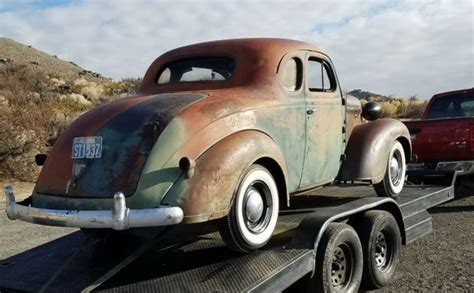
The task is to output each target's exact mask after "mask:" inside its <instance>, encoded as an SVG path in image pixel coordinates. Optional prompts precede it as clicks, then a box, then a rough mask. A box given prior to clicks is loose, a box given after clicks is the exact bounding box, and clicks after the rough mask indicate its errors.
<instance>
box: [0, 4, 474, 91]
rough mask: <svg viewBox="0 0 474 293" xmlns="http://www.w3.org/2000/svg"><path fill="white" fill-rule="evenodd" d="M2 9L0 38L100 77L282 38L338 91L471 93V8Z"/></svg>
mask: <svg viewBox="0 0 474 293" xmlns="http://www.w3.org/2000/svg"><path fill="white" fill-rule="evenodd" d="M20 8H21V9H14V10H11V11H6V12H1V13H0V34H1V35H3V36H6V37H10V38H13V39H15V40H17V41H20V42H23V43H26V44H29V45H32V46H34V47H37V48H39V49H41V50H44V51H46V52H49V53H51V54H56V55H58V56H60V57H61V58H64V59H67V60H72V61H74V62H76V63H78V64H80V65H81V66H83V67H84V68H86V69H90V70H94V71H97V72H100V73H102V74H104V75H106V76H111V77H114V78H123V77H130V76H141V75H143V74H144V72H145V70H146V68H147V66H148V65H149V64H150V63H151V62H152V61H153V60H154V59H155V58H156V57H157V56H158V55H160V54H162V53H164V52H165V51H167V50H170V49H172V48H175V47H178V46H182V45H186V44H190V43H194V42H200V41H207V40H212V39H224V38H235V37H255V36H265V37H269V36H272V37H286V38H294V39H300V40H303V41H308V42H310V43H313V44H316V45H318V46H320V47H322V48H323V49H325V51H327V52H328V53H329V55H331V56H332V58H333V61H334V62H335V65H336V69H337V71H338V75H339V79H340V81H341V83H342V84H343V87H344V88H346V89H353V88H362V89H366V90H370V91H374V92H378V93H381V94H395V95H404V96H408V95H412V94H418V96H420V97H424V98H428V97H430V96H431V95H432V94H434V93H436V92H439V91H445V90H451V89H458V88H466V87H472V86H474V85H473V83H474V82H473V81H474V44H473V42H474V40H473V38H474V20H473V18H474V12H473V3H472V1H471V0H458V1H455V0H452V1H447V0H446V1H443V0H439V1H408V0H406V1H396V0H384V1H356V0H350V1H311V2H282V1H259V2H256V1H245V2H218V1H179V2H173V1H169V2H158V1H144V0H143V1H80V2H77V1H74V2H71V3H70V4H66V5H62V6H53V7H45V8H42V9H38V8H32V7H31V6H30V8H28V6H23V7H20Z"/></svg>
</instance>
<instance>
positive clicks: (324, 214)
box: [291, 197, 406, 276]
mask: <svg viewBox="0 0 474 293" xmlns="http://www.w3.org/2000/svg"><path fill="white" fill-rule="evenodd" d="M369 210H384V211H387V212H389V213H391V214H392V215H393V217H394V218H395V220H396V221H397V224H398V227H399V229H400V234H401V237H402V243H403V244H406V233H405V223H404V221H403V217H402V214H401V212H400V209H399V206H398V205H397V203H396V202H395V201H394V200H393V199H391V198H382V199H381V198H378V197H365V198H361V199H359V200H357V202H356V204H354V202H348V203H346V204H342V205H339V206H334V207H329V208H328V207H326V208H324V209H317V210H316V211H314V212H312V213H311V214H309V215H308V216H306V217H305V218H304V219H303V221H301V223H300V224H299V225H298V228H297V232H296V233H297V234H296V236H295V237H294V238H293V239H294V241H293V243H292V245H291V247H293V248H308V247H311V248H312V250H313V253H314V254H313V259H314V260H316V252H317V251H318V245H319V243H320V241H321V238H322V236H323V234H324V231H325V230H326V228H327V227H328V226H329V224H331V223H333V222H347V223H348V224H349V225H351V226H354V224H355V223H356V222H357V219H358V218H359V217H360V215H362V214H363V213H364V212H366V211H369ZM313 274H314V268H313V273H312V276H313Z"/></svg>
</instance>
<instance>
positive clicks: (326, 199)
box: [0, 176, 455, 292]
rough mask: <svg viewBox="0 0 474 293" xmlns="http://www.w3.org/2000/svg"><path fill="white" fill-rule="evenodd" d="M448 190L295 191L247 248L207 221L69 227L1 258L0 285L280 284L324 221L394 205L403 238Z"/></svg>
mask: <svg viewBox="0 0 474 293" xmlns="http://www.w3.org/2000/svg"><path fill="white" fill-rule="evenodd" d="M453 177H455V176H452V178H451V179H450V180H451V182H453V180H454V178H453ZM448 181H449V180H448ZM453 197H454V188H453V185H452V184H451V185H449V186H446V185H444V186H434V185H425V186H419V185H413V186H406V187H405V189H404V191H403V194H401V195H400V196H399V198H398V199H397V200H396V202H395V201H394V200H392V199H390V198H380V197H376V196H375V194H374V193H373V191H372V188H371V187H368V186H359V187H351V188H349V187H344V186H332V187H327V188H322V189H318V190H315V191H312V192H309V193H306V194H302V195H299V196H295V197H294V198H293V199H292V208H291V209H288V210H283V211H281V213H280V217H279V220H278V225H277V228H276V229H275V233H274V235H273V237H272V240H271V242H270V243H269V244H268V245H266V246H265V247H264V248H262V249H260V250H258V251H255V252H253V253H251V254H247V255H240V254H237V253H234V252H232V251H230V250H229V249H228V248H226V247H225V245H224V243H223V242H222V240H221V239H220V237H219V234H218V233H216V232H211V233H207V231H205V229H207V228H209V226H208V225H207V226H204V225H190V226H176V227H174V228H171V229H169V228H168V229H159V230H158V229H152V230H150V232H149V233H147V234H148V235H147V236H143V235H142V236H135V237H126V238H124V237H117V236H115V235H109V236H108V237H105V238H95V237H93V235H92V236H91V235H88V234H85V233H82V232H75V233H72V234H69V235H67V236H64V237H62V238H59V239H57V240H55V241H52V242H49V243H46V244H44V245H41V246H39V247H36V248H33V249H31V250H28V251H25V252H23V253H21V254H18V255H15V256H12V257H10V258H8V259H6V260H3V261H1V262H0V291H1V292H18V291H35V292H36V291H39V292H55V291H83V292H90V291H98V292H148V291H159V292H161V291H166V292H175V291H192V292H209V291H256V292H270V291H281V290H284V289H286V288H287V287H289V286H290V285H292V284H293V283H295V282H296V281H297V280H298V279H300V278H301V277H303V276H305V275H306V274H308V273H310V272H311V271H312V270H313V268H314V262H315V251H316V250H315V247H316V246H317V244H318V241H319V239H320V237H321V234H322V232H323V231H324V228H325V227H326V226H327V225H328V224H329V223H330V222H332V221H345V220H347V219H348V217H349V216H350V215H352V214H356V213H358V212H360V211H363V210H367V209H372V208H377V207H378V208H381V209H385V208H388V207H390V206H393V205H395V206H398V207H399V213H400V215H399V220H400V221H402V223H401V224H402V226H403V227H404V228H403V231H402V235H404V237H403V243H404V244H407V243H410V242H412V241H414V240H416V239H417V238H419V237H422V236H424V235H425V234H427V233H429V232H430V231H431V216H430V215H429V213H428V212H427V209H429V208H430V207H433V206H436V205H438V204H440V203H443V202H446V201H448V200H450V199H452V198H453ZM203 229H204V230H203ZM183 235H185V236H183ZM177 239H179V240H177Z"/></svg>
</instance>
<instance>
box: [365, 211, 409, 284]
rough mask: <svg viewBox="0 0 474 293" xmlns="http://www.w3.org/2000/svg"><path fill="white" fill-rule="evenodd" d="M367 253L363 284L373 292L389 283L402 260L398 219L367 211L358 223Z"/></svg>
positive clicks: (382, 212)
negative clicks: (400, 259)
mask: <svg viewBox="0 0 474 293" xmlns="http://www.w3.org/2000/svg"><path fill="white" fill-rule="evenodd" d="M357 232H358V233H359V237H360V241H361V243H362V249H363V252H364V275H363V278H362V283H363V285H364V286H365V287H367V288H370V289H377V288H381V287H383V286H385V285H387V284H389V283H390V281H391V280H392V278H393V276H394V275H395V271H396V270H397V265H398V262H399V258H400V247H401V236H400V230H399V228H398V224H397V221H396V220H395V218H394V217H393V216H392V214H390V213H389V212H386V211H368V212H365V213H364V215H363V216H362V218H361V219H360V220H359V221H358V223H357Z"/></svg>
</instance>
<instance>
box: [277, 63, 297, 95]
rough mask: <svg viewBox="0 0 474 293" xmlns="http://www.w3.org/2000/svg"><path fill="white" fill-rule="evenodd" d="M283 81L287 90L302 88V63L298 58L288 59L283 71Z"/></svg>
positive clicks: (292, 90)
mask: <svg viewBox="0 0 474 293" xmlns="http://www.w3.org/2000/svg"><path fill="white" fill-rule="evenodd" d="M280 76H281V83H282V85H283V87H284V88H285V90H287V91H289V92H294V91H297V90H299V89H300V87H301V81H302V64H301V60H300V59H298V58H291V59H289V60H288V61H286V63H285V65H284V67H283V70H282V73H281V75H280Z"/></svg>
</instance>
